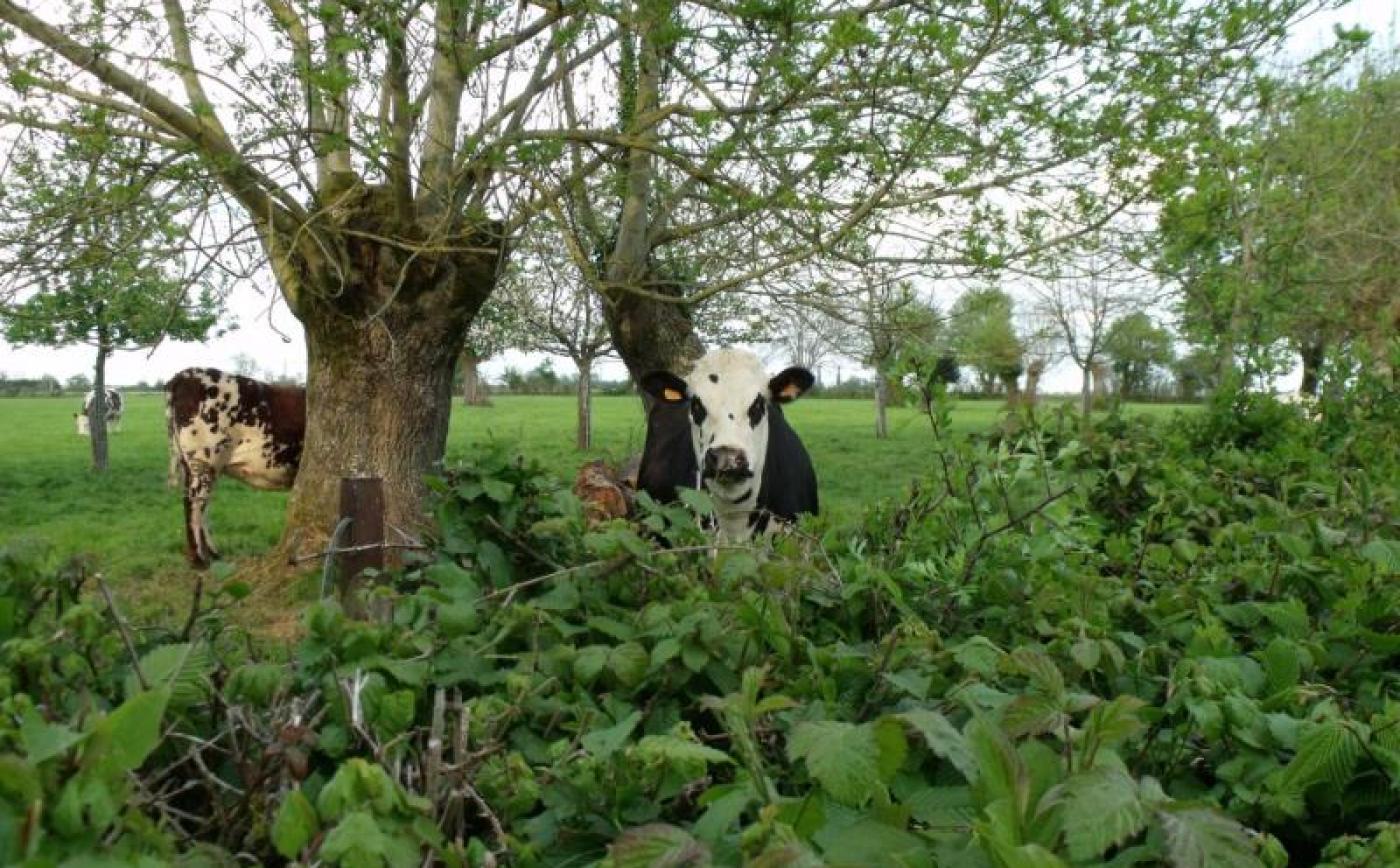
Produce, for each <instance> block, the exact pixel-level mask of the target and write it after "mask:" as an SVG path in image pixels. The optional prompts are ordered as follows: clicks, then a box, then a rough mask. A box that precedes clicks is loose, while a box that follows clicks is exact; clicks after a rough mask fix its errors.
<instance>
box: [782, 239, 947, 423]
mask: <svg viewBox="0 0 1400 868" xmlns="http://www.w3.org/2000/svg"><path fill="white" fill-rule="evenodd" d="M814 274H816V275H821V277H820V279H818V278H816V277H814V278H813V279H812V280H811V281H810V284H811V286H812V287H813V289H812V290H811V291H809V292H807V293H806V294H805V295H802V296H799V303H801V304H803V305H804V306H807V307H810V308H812V309H815V310H818V311H820V312H821V313H822V314H823V315H824V316H825V317H826V318H827V319H828V320H830V321H831V322H832V323H833V324H839V325H841V326H843V327H842V328H840V329H839V331H838V332H837V336H838V337H839V338H840V339H841V341H842V342H841V343H840V345H839V349H840V351H841V352H842V353H844V354H845V355H848V356H850V357H852V358H854V359H856V360H858V361H859V362H860V363H861V364H863V365H866V366H867V367H869V368H871V369H872V370H873V371H874V372H875V437H876V439H879V440H883V439H885V438H886V437H888V436H889V420H888V417H887V410H888V407H889V403H890V384H891V381H892V380H894V379H897V378H898V377H899V376H900V375H902V374H905V373H913V372H918V371H925V372H928V371H933V370H934V369H935V368H936V367H937V366H938V361H939V358H940V357H942V356H946V355H948V348H947V343H946V340H945V335H944V333H943V328H942V326H943V321H942V317H941V316H940V315H939V312H938V308H937V307H936V306H935V305H934V304H933V303H932V302H930V301H928V300H927V299H925V298H923V297H922V296H920V295H919V293H918V292H917V291H916V290H915V288H914V283H913V278H912V276H911V275H909V274H905V273H902V272H900V271H897V270H895V269H890V268H881V267H878V266H877V267H871V268H869V269H864V270H863V271H862V272H860V273H854V274H853V273H850V272H849V271H848V270H845V269H841V270H837V271H834V272H826V273H823V272H822V271H821V270H814ZM942 372H943V373H944V374H945V375H946V374H948V373H950V370H949V367H948V365H947V364H946V363H945V364H944V366H943V368H942Z"/></svg>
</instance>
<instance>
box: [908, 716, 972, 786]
mask: <svg viewBox="0 0 1400 868" xmlns="http://www.w3.org/2000/svg"><path fill="white" fill-rule="evenodd" d="M899 718H900V719H901V720H903V721H904V722H905V723H907V724H909V725H910V726H912V727H914V729H915V730H916V731H917V732H918V733H919V735H922V736H923V737H924V742H925V743H926V744H927V745H928V747H929V750H931V751H933V752H934V753H936V754H938V755H939V756H940V757H942V758H943V759H945V760H947V761H948V762H950V763H952V764H953V768H955V769H957V770H958V771H960V772H962V776H963V777H964V778H965V779H966V780H967V781H968V783H972V782H974V781H976V780H977V760H976V759H974V758H973V756H972V751H971V750H970V749H969V748H968V746H967V739H965V738H964V737H963V734H962V733H960V732H958V730H957V729H956V728H955V727H954V726H953V724H952V723H950V722H949V721H948V718H946V717H944V716H943V715H941V714H939V713H938V712H936V711H928V710H925V709H916V710H914V711H906V712H903V713H901V714H900V715H899Z"/></svg>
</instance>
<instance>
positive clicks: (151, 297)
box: [0, 111, 222, 472]
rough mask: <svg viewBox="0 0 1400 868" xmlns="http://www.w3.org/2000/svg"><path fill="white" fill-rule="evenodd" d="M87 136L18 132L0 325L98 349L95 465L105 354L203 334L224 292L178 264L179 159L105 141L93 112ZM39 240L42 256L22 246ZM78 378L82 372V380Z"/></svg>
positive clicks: (1, 266)
mask: <svg viewBox="0 0 1400 868" xmlns="http://www.w3.org/2000/svg"><path fill="white" fill-rule="evenodd" d="M84 122H85V123H88V124H90V125H91V126H92V129H93V132H92V133H91V134H90V135H87V136H83V137H81V138H78V139H72V140H67V141H64V140H55V139H54V137H53V136H50V135H47V134H31V135H27V136H24V137H23V138H22V140H21V141H19V142H18V143H16V147H15V149H14V151H13V154H12V162H11V167H10V170H11V173H12V178H14V179H15V181H16V183H15V184H13V185H12V186H10V187H9V188H8V189H5V190H3V191H0V213H3V215H4V216H3V217H2V218H0V247H3V248H4V249H6V250H7V251H15V252H17V253H16V255H10V256H7V257H5V258H4V259H3V260H0V281H3V286H4V291H3V294H0V324H3V326H4V334H5V338H6V340H8V341H9V342H10V343H12V344H17V345H25V344H34V345H42V346H52V347H63V346H72V345H77V344H85V345H87V346H89V347H91V348H92V350H93V353H94V360H93V376H92V379H91V380H90V381H88V382H90V384H91V387H92V388H93V389H94V390H95V393H96V394H95V396H94V400H93V402H92V405H91V407H90V409H89V419H88V422H89V426H88V430H89V434H90V436H91V441H92V443H91V445H92V466H93V469H94V470H96V471H99V472H101V471H105V470H106V469H107V456H108V442H107V417H106V412H107V406H106V391H105V390H106V385H107V360H108V359H110V358H111V356H112V354H113V353H116V352H122V351H130V350H140V349H147V348H150V347H154V346H156V345H157V344H159V343H160V342H161V341H163V340H166V339H167V338H169V339H174V340H202V339H204V337H205V336H206V335H207V334H208V333H209V331H210V330H211V329H212V328H213V327H214V323H215V320H216V318H217V315H218V313H219V311H220V309H221V307H222V304H221V294H220V293H218V292H216V291H215V290H216V287H215V286H213V285H212V284H211V283H210V282H209V280H208V278H207V277H204V278H200V279H197V280H196V281H194V283H195V284H196V285H193V286H192V285H191V281H190V280H189V279H188V276H187V275H185V274H183V273H182V269H183V268H184V267H185V266H186V265H188V263H187V262H186V261H185V260H184V258H183V257H182V255H181V250H180V245H181V241H182V239H183V237H184V231H183V230H182V229H181V228H179V223H180V222H181V221H187V220H192V219H198V218H199V217H200V214H199V211H198V207H197V206H198V204H199V202H200V201H201V200H200V199H199V198H198V196H197V194H195V195H192V194H191V193H190V192H189V191H188V190H187V189H186V186H185V185H186V182H187V180H188V179H187V178H185V177H183V176H182V175H183V172H182V171H181V170H182V168H183V167H181V166H180V165H178V164H176V165H173V166H172V165H167V166H158V165H155V164H153V162H152V157H151V153H150V152H151V151H152V150H153V149H152V148H151V147H150V146H149V145H148V144H147V143H145V142H141V141H139V140H137V141H122V140H120V139H114V138H111V137H110V136H109V135H108V134H107V133H106V132H105V131H104V129H103V127H104V125H105V124H106V123H107V119H106V118H105V117H103V116H102V113H101V112H96V111H94V112H87V113H85V119H84ZM38 247H42V248H43V249H44V253H43V255H39V256H29V255H25V253H24V251H26V250H28V249H35V248H38ZM85 379H86V378H85Z"/></svg>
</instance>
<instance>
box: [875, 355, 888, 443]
mask: <svg viewBox="0 0 1400 868" xmlns="http://www.w3.org/2000/svg"><path fill="white" fill-rule="evenodd" d="M889 403H890V384H889V381H888V380H886V379H885V375H884V374H881V373H879V372H878V371H877V372H876V373H875V439H876V440H884V439H887V438H888V437H889V436H890V423H889V419H888V418H887V417H886V414H885V408H886V407H887V406H889Z"/></svg>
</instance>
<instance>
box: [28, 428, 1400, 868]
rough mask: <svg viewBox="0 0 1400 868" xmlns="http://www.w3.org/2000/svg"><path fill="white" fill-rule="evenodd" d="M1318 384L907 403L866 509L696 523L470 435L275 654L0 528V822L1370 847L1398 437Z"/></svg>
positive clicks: (700, 850)
mask: <svg viewBox="0 0 1400 868" xmlns="http://www.w3.org/2000/svg"><path fill="white" fill-rule="evenodd" d="M1328 412H1329V413H1330V414H1332V415H1330V416H1325V417H1324V419H1323V421H1322V422H1320V423H1312V422H1307V421H1306V420H1304V419H1303V418H1302V417H1301V415H1299V414H1297V412H1296V411H1295V409H1294V408H1290V407H1279V406H1278V405H1276V404H1275V405H1269V404H1268V403H1267V402H1261V403H1259V404H1258V406H1252V407H1248V408H1245V410H1244V415H1243V416H1241V415H1239V414H1238V413H1237V408H1235V407H1233V406H1227V405H1221V406H1219V407H1217V408H1215V409H1214V410H1212V411H1210V412H1209V413H1208V414H1206V415H1205V417H1204V418H1200V419H1194V420H1193V419H1188V418H1184V417H1183V418H1179V419H1177V420H1175V421H1172V422H1170V423H1157V424H1149V423H1148V422H1145V421H1143V420H1135V419H1130V418H1125V417H1121V416H1116V415H1115V416H1111V417H1109V418H1108V419H1106V420H1104V421H1103V422H1101V423H1099V424H1096V425H1095V426H1093V427H1092V428H1088V429H1084V428H1081V427H1080V426H1079V425H1078V424H1077V423H1075V422H1074V421H1073V420H1072V419H1071V418H1070V417H1061V416H1053V415H1052V416H1051V417H1049V418H1047V419H1046V420H1044V421H1043V422H1042V423H1041V424H1038V425H1037V424H1033V423H1030V422H1026V421H1024V420H1022V421H1020V422H1018V423H1017V424H1008V425H1006V426H1003V427H1002V428H1001V429H999V431H998V432H997V433H996V435H995V436H993V437H988V438H975V439H972V440H952V439H949V438H943V437H938V436H935V437H933V438H931V440H930V442H929V449H931V450H933V451H934V452H935V453H936V454H935V456H934V457H935V464H936V466H938V467H939V468H940V470H939V472H937V473H936V474H934V475H933V476H932V477H931V478H928V479H921V480H916V481H914V482H913V483H912V484H911V486H910V488H909V490H908V492H907V494H906V495H904V496H903V497H900V498H895V499H892V500H888V501H885V502H881V503H876V504H872V505H871V507H870V509H869V510H868V512H867V513H866V515H865V516H864V517H863V518H862V520H860V521H859V522H857V523H855V524H852V525H833V524H830V523H829V522H827V521H825V520H816V519H814V520H810V521H807V522H804V523H803V524H802V526H801V527H799V528H797V529H794V530H791V531H788V532H785V533H782V534H779V535H777V536H776V537H774V538H773V539H771V540H764V541H759V542H757V543H755V544H754V545H752V546H734V547H725V548H722V549H719V550H712V549H711V547H710V546H709V544H708V543H707V540H706V537H705V536H704V535H703V534H702V533H701V531H700V529H699V527H698V523H697V521H696V515H697V514H699V513H702V512H704V511H705V510H706V509H707V508H708V503H707V501H706V499H705V498H704V497H703V496H699V495H697V496H691V497H688V498H687V502H686V503H684V504H680V505H671V506H665V507H662V506H658V505H656V504H653V503H651V502H650V501H649V500H647V499H646V498H643V503H642V515H641V516H640V517H639V519H638V521H637V522H636V523H625V522H611V523H606V524H602V525H597V526H593V527H589V526H587V525H586V524H585V521H584V518H583V511H582V509H581V508H580V505H579V504H578V503H577V502H576V501H575V500H574V499H573V497H572V496H571V495H569V494H568V493H567V492H566V491H564V490H563V486H562V485H561V484H560V483H559V482H557V481H555V480H552V479H549V478H548V477H546V476H545V475H544V474H543V473H542V472H541V471H540V470H539V468H538V467H536V466H533V465H531V464H529V463H525V462H521V461H518V460H514V459H511V458H508V457H507V456H505V455H503V454H500V453H496V452H483V453H482V454H481V455H480V456H479V457H478V459H477V460H475V461H473V462H472V463H471V464H469V465H467V466H464V467H461V468H457V469H454V470H452V471H451V472H449V473H448V474H446V475H445V476H444V477H443V479H441V480H440V481H437V482H435V483H434V490H435V491H436V493H437V494H436V496H437V499H438V500H437V503H438V516H439V529H438V535H437V539H436V541H435V546H434V549H433V550H432V551H431V552H430V553H429V554H428V555H427V556H426V557H424V558H421V559H419V560H418V561H416V562H414V563H412V564H410V565H409V566H408V567H407V568H406V569H405V570H403V571H402V573H400V574H398V575H396V576H394V577H393V584H392V589H391V590H392V596H393V600H394V607H393V615H392V617H391V618H390V619H388V620H387V621H385V622H383V623H370V622H362V621H355V620H351V619H349V618H347V617H346V616H345V615H344V613H342V612H341V611H340V609H339V608H338V607H337V606H336V605H335V604H334V603H333V602H320V603H317V604H315V605H313V606H312V607H310V608H309V610H308V611H307V613H306V616H305V626H306V629H305V633H304V635H303V636H302V637H301V638H300V639H299V640H298V641H297V642H296V643H295V644H294V645H293V646H292V647H291V648H290V649H273V652H274V653H273V655H272V656H271V657H268V656H265V655H264V654H263V653H262V652H260V651H259V649H258V648H257V647H256V646H249V645H248V643H246V642H244V641H242V637H240V636H238V635H237V634H236V633H235V632H233V631H232V630H230V629H229V628H228V627H227V625H226V618H225V616H224V614H223V607H225V606H227V605H229V604H231V603H233V602H234V598H236V597H237V596H238V594H239V589H238V587H237V586H236V585H233V584H225V585H223V586H221V589H220V594H217V595H216V605H215V607H214V608H213V609H211V610H209V611H207V612H205V613H203V614H202V615H201V616H199V617H198V618H195V619H194V620H193V622H192V623H194V625H195V630H194V632H193V636H192V637H188V638H187V637H184V636H176V635H171V634H170V633H169V632H161V631H132V630H130V629H129V628H128V627H126V625H124V624H123V623H122V622H121V621H120V620H119V618H118V617H117V616H116V614H115V613H114V612H112V611H111V610H110V609H108V608H107V607H106V606H105V605H103V604H102V603H99V602H97V600H96V598H94V597H93V596H92V595H91V594H90V593H88V594H84V593H83V584H84V582H85V581H87V577H88V572H87V570H86V568H84V567H82V566H81V565H76V566H74V565H70V566H67V567H55V566H54V565H53V564H50V563H47V562H45V561H44V560H43V559H42V558H40V557H37V556H35V555H33V554H32V553H31V554H27V555H26V554H22V553H12V554H8V555H6V556H5V557H4V558H0V638H3V642H0V671H3V672H5V673H6V675H5V678H4V680H3V685H2V687H3V689H0V709H3V711H4V715H3V719H0V754H3V758H0V853H3V854H4V856H5V857H6V861H7V862H19V863H26V860H27V864H33V865H48V864H59V863H62V862H63V861H64V860H65V859H70V860H77V862H83V864H92V862H93V860H96V859H99V858H104V859H108V860H109V861H111V862H114V863H117V864H135V860H137V859H138V858H139V859H144V860H146V862H147V863H149V864H160V863H169V864H175V863H184V864H196V863H197V864H231V862H230V860H231V859H233V858H234V857H235V856H240V857H241V858H244V859H245V860H247V859H251V860H253V861H257V862H261V863H264V864H268V863H276V862H277V861H278V860H283V859H285V860H297V861H300V862H301V863H304V864H310V863H313V862H316V863H319V864H326V865H391V866H397V865H404V866H408V865H418V864H422V862H423V860H424V856H425V854H431V855H432V857H433V858H434V859H435V860H437V861H438V862H440V863H444V864H454V865H455V864H461V865H488V864H501V863H502V862H508V863H510V864H520V865H566V864H567V865H586V864H599V865H609V866H617V868H623V866H640V865H655V864H667V865H694V866H699V865H740V864H749V865H779V864H782V865H787V864H802V865H832V866H838V865H940V866H943V865H950V866H960V865H967V866H989V865H990V866H1021V865H1037V866H1041V865H1050V866H1053V865H1091V864H1104V863H1107V864H1115V865H1129V864H1138V865H1142V864H1170V865H1177V866H1196V865H1200V866H1205V865H1210V866H1230V865H1251V866H1253V865H1283V864H1285V862H1288V861H1289V860H1290V859H1291V861H1292V862H1293V863H1294V864H1313V863H1318V862H1326V863H1327V864H1333V865H1338V866H1342V865H1362V864H1381V863H1384V862H1386V861H1388V860H1389V856H1388V855H1387V854H1391V853H1392V851H1394V849H1395V846H1396V844H1395V834H1394V828H1393V826H1391V825H1386V822H1387V821H1390V820H1393V817H1394V815H1395V811H1396V808H1397V806H1400V789H1397V782H1398V781H1400V702H1397V696H1396V693H1397V676H1396V675H1395V673H1396V672H1397V671H1400V667H1398V666H1397V662H1400V661H1398V660H1397V657H1400V640H1397V639H1396V638H1395V637H1396V635H1397V633H1400V615H1397V614H1396V613H1400V590H1397V586H1396V576H1397V573H1400V528H1397V524H1396V519H1395V516H1396V515H1397V512H1400V511H1398V510H1397V508H1396V507H1397V497H1398V496H1400V491H1398V490H1397V484H1396V483H1397V479H1400V474H1397V469H1400V467H1398V463H1400V459H1397V456H1396V455H1395V454H1394V450H1393V449H1390V450H1387V449H1385V448H1382V447H1378V446H1377V445H1376V444H1377V443H1378V442H1381V441H1383V438H1384V435H1385V431H1386V429H1387V428H1388V426H1390V425H1391V422H1392V420H1390V419H1389V418H1388V416H1387V414H1388V413H1389V412H1391V411H1389V410H1386V409H1383V408H1380V407H1378V405H1377V404H1376V402H1371V403H1369V404H1363V403H1353V404H1351V405H1347V404H1343V403H1339V404H1337V405H1336V406H1335V407H1330V408H1328ZM1286 414H1287V415H1286ZM930 419H931V421H932V422H933V423H934V426H933V427H934V431H935V432H938V431H943V430H946V408H945V407H943V406H942V405H941V404H940V403H939V402H937V401H935V405H934V406H933V407H932V408H931V411H930ZM381 593H383V592H382V591H381ZM128 645H129V646H130V647H129V648H128ZM138 661H139V665H137V662H138ZM138 669H139V670H140V674H139V675H138V674H137V670H138ZM1377 859H1378V860H1380V862H1376V861H1374V860H1377ZM84 860H86V861H84ZM1367 860H1372V861H1370V862H1368V861H1367ZM75 864H76V863H75Z"/></svg>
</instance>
